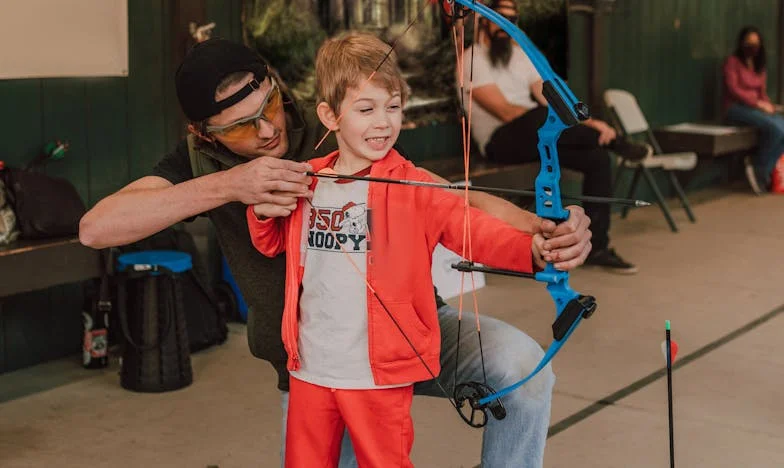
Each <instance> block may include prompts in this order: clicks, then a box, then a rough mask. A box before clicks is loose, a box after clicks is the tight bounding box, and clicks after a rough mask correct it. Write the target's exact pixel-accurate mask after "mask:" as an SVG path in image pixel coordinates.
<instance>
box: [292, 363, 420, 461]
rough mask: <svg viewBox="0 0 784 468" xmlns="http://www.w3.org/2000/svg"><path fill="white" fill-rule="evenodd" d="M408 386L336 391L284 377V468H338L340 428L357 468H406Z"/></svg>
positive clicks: (411, 438) (410, 438)
mask: <svg viewBox="0 0 784 468" xmlns="http://www.w3.org/2000/svg"><path fill="white" fill-rule="evenodd" d="M413 394H414V387H413V385H408V386H405V387H397V388H385V389H378V390H340V389H332V388H328V387H321V386H318V385H313V384H310V383H308V382H304V381H302V380H299V379H296V378H295V377H290V379H289V410H288V416H287V417H288V421H287V423H286V468H304V467H307V468H321V467H324V468H332V467H337V466H338V459H339V457H340V444H341V441H342V439H343V433H344V430H345V428H346V427H348V432H349V434H350V435H351V442H352V444H353V446H354V452H355V453H356V456H357V461H358V462H359V466H360V468H382V467H383V468H386V467H402V468H409V467H413V466H414V465H413V464H412V463H411V460H410V458H409V455H410V453H411V447H412V446H413V445H414V425H413V423H412V420H411V399H412V397H413Z"/></svg>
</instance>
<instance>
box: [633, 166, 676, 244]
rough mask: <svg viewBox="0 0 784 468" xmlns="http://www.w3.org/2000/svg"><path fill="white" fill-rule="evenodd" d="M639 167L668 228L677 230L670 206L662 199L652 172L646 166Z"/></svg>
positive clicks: (673, 230)
mask: <svg viewBox="0 0 784 468" xmlns="http://www.w3.org/2000/svg"><path fill="white" fill-rule="evenodd" d="M641 167H642V173H643V175H644V176H645V180H647V181H648V185H650V187H651V190H653V194H654V195H656V200H657V202H658V203H659V207H660V208H661V210H662V212H663V213H664V217H665V218H666V219H667V223H668V224H669V225H670V229H671V230H672V232H678V227H677V226H675V220H673V219H672V214H671V213H670V208H669V207H668V206H667V202H666V201H665V200H664V196H662V193H661V190H659V186H657V185H656V181H655V180H653V174H651V171H649V170H648V168H647V167H645V166H641Z"/></svg>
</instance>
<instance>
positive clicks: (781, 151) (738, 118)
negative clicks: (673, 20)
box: [722, 26, 784, 193]
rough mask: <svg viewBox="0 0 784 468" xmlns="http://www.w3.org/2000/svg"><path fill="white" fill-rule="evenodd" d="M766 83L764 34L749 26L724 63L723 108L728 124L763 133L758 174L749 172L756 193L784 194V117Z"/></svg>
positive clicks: (758, 160) (757, 161)
mask: <svg viewBox="0 0 784 468" xmlns="http://www.w3.org/2000/svg"><path fill="white" fill-rule="evenodd" d="M766 81H767V70H766V68H765V45H764V43H763V41H762V35H761V34H760V32H759V30H757V29H756V28H755V27H753V26H747V27H745V28H743V29H742V30H741V31H740V34H738V42H737V47H736V49H735V53H734V54H733V55H730V56H729V57H728V58H727V59H726V60H725V62H724V96H723V106H722V107H723V110H724V116H725V118H726V120H727V121H728V122H730V123H733V124H742V125H751V126H754V127H757V128H758V129H759V130H760V145H759V150H758V151H757V154H755V155H754V171H753V173H752V172H748V173H747V176H748V177H749V183H750V184H751V185H752V187H753V188H754V190H755V191H757V192H760V191H765V190H770V191H772V192H776V193H784V177H783V176H784V175H783V174H781V172H782V171H780V170H779V171H777V170H776V163H777V162H778V160H779V159H780V158H781V156H782V155H784V117H782V116H781V115H779V114H776V111H777V110H778V109H779V108H778V106H775V105H773V103H771V101H770V98H769V97H768V94H767V92H766V87H767V84H766ZM755 176H756V177H755Z"/></svg>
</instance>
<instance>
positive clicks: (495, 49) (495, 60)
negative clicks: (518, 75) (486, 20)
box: [490, 30, 512, 67]
mask: <svg viewBox="0 0 784 468" xmlns="http://www.w3.org/2000/svg"><path fill="white" fill-rule="evenodd" d="M511 58H512V39H511V38H510V37H509V35H507V34H506V33H505V32H504V31H502V30H498V31H496V32H495V34H493V35H492V36H490V63H492V64H493V66H494V67H497V66H498V65H499V64H500V65H502V66H504V67H505V66H507V65H509V59H511Z"/></svg>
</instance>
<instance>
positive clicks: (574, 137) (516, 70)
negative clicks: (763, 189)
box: [461, 0, 647, 274]
mask: <svg viewBox="0 0 784 468" xmlns="http://www.w3.org/2000/svg"><path fill="white" fill-rule="evenodd" d="M489 6H490V8H492V9H493V10H495V11H497V12H498V13H500V14H501V15H502V16H504V17H506V18H507V19H508V20H510V21H511V22H512V23H515V24H516V23H517V19H518V16H517V5H516V3H515V2H514V0H494V1H493V2H491V3H490V5H489ZM472 48H473V50H471V49H469V50H466V51H465V54H464V57H465V59H464V60H463V70H462V72H463V83H464V90H463V96H462V99H461V101H462V103H463V107H464V109H465V111H466V112H469V102H468V101H469V90H468V83H469V80H470V82H471V83H472V87H473V90H472V98H473V101H474V105H473V106H472V107H471V108H470V109H471V110H470V112H472V114H473V115H471V132H472V133H471V134H472V136H473V139H474V140H475V141H476V143H477V145H478V146H479V149H480V150H481V151H482V153H483V154H484V155H485V156H486V157H487V158H488V159H490V160H492V161H495V162H498V163H505V164H506V163H523V162H534V161H539V151H538V149H537V144H538V142H539V139H538V135H537V131H538V130H539V128H540V127H541V126H542V124H543V123H544V121H545V119H546V117H547V107H546V106H547V101H546V100H545V99H544V96H543V95H542V79H541V77H540V76H539V73H538V72H537V70H536V68H534V66H533V64H532V63H531V61H530V60H529V59H528V57H527V56H526V55H525V53H524V52H523V51H522V49H520V47H519V46H518V45H517V44H516V43H513V41H512V39H511V38H510V37H509V35H508V34H507V33H506V32H505V31H503V30H502V29H501V28H500V27H499V26H497V25H496V24H494V23H492V22H490V21H488V20H486V19H484V18H483V19H481V20H480V26H479V31H478V37H477V43H476V44H474V45H473V46H472ZM607 149H610V150H612V151H615V152H617V153H619V154H622V155H623V156H625V157H626V158H629V159H632V160H636V159H641V158H643V157H645V155H646V154H647V148H646V147H644V146H642V145H638V144H633V143H631V142H627V141H625V140H623V139H620V138H617V136H616V134H615V130H614V129H613V128H612V127H611V126H609V125H607V124H606V123H605V122H602V121H601V120H598V119H589V120H587V121H586V122H583V124H582V125H577V126H574V127H571V128H568V129H566V130H564V131H563V133H562V134H561V137H560V139H559V141H558V157H559V160H560V163H561V166H562V167H566V168H569V169H573V170H576V171H579V172H582V173H583V174H584V179H583V192H584V193H585V194H586V195H594V196H604V197H606V196H611V191H612V185H613V184H612V172H611V167H610V158H609V155H608V154H607ZM584 206H585V211H586V214H588V216H589V217H590V218H591V220H592V223H591V230H592V231H593V240H592V243H593V250H592V252H591V255H590V256H589V257H588V258H587V260H586V262H585V263H586V265H597V266H601V267H604V268H606V269H608V270H609V271H612V272H616V273H625V274H633V273H636V272H637V267H635V266H634V265H632V264H631V263H629V262H627V261H625V260H624V259H622V258H621V256H620V255H618V254H617V253H616V252H615V250H614V249H611V248H609V243H610V239H609V235H608V233H609V230H610V205H608V204H596V203H586V204H585V205H584Z"/></svg>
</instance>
